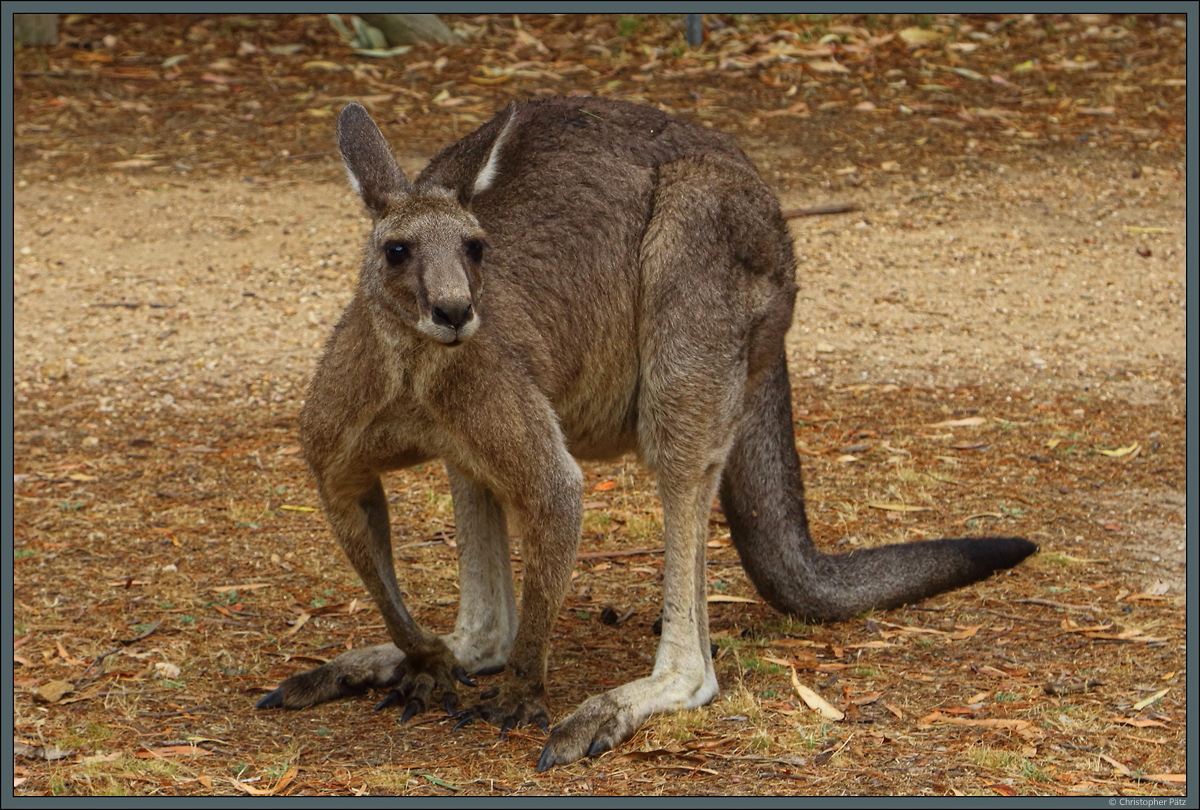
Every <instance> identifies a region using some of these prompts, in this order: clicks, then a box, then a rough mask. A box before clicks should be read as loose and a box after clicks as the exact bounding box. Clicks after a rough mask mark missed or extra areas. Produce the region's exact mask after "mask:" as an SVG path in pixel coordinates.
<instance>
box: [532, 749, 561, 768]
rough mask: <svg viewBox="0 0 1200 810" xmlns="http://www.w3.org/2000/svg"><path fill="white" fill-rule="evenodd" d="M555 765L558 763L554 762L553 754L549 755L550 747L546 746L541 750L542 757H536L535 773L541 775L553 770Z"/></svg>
mask: <svg viewBox="0 0 1200 810" xmlns="http://www.w3.org/2000/svg"><path fill="white" fill-rule="evenodd" d="M556 764H558V763H556V762H555V761H554V754H552V753H550V746H548V745H547V746H546V747H545V748H543V749H542V755H541V756H540V757H538V764H537V772H538V773H541V772H542V771H544V770H546V769H548V768H553V767H554V766H555V765H556Z"/></svg>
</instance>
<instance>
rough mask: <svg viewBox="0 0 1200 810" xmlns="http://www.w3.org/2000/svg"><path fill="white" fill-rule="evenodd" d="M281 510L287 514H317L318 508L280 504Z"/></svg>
mask: <svg viewBox="0 0 1200 810" xmlns="http://www.w3.org/2000/svg"><path fill="white" fill-rule="evenodd" d="M279 508H280V509H282V510H284V511H285V512H315V511H317V508H316V507H315V506H292V505H291V504H287V503H284V504H280V505H279Z"/></svg>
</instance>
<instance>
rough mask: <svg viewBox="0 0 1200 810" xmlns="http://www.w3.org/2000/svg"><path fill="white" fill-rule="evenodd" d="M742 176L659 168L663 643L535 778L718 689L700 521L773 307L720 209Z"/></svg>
mask: <svg viewBox="0 0 1200 810" xmlns="http://www.w3.org/2000/svg"><path fill="white" fill-rule="evenodd" d="M744 182H755V183H757V182H758V178H757V176H754V175H753V173H752V172H750V171H749V170H748V169H745V168H744V167H742V166H741V164H732V165H731V164H730V163H727V162H725V161H721V160H707V159H699V160H689V161H680V162H679V163H675V164H670V165H668V166H664V167H662V168H661V169H660V184H659V188H658V191H657V195H656V203H655V211H654V214H653V216H652V219H651V222H650V224H649V227H648V229H647V233H646V236H645V238H644V240H643V244H642V252H641V263H642V278H643V282H642V283H643V288H642V296H641V310H640V312H639V315H640V326H639V334H638V340H639V348H640V350H641V368H640V380H639V383H640V385H639V396H638V447H639V451H640V453H641V456H642V459H643V460H644V461H645V462H646V463H647V464H648V465H649V466H650V468H651V469H652V470H653V471H654V473H655V475H656V478H657V480H658V485H659V494H660V497H661V498H662V505H663V532H664V544H665V560H664V571H663V602H662V612H663V629H662V638H661V639H660V642H659V646H658V653H657V656H656V658H655V663H654V669H653V671H652V672H651V673H650V675H648V676H646V677H643V678H639V679H637V680H634V681H631V682H629V683H626V684H624V685H622V686H619V687H617V688H615V689H613V690H611V691H609V692H606V693H604V694H600V695H594V696H592V697H591V698H589V699H588V700H586V701H585V702H584V703H583V704H582V705H581V706H580V707H579V709H578V710H577V711H576V712H575V713H574V714H572V715H571V716H570V717H569V718H567V719H566V720H565V721H563V722H562V723H560V724H559V725H558V726H557V727H556V728H555V729H554V730H553V732H552V733H551V736H550V740H549V741H548V743H547V745H546V748H545V750H544V751H543V753H542V756H541V759H540V760H539V763H538V768H539V770H544V769H546V768H548V767H550V766H552V765H555V764H559V763H563V762H570V761H572V760H574V759H577V758H579V757H581V756H585V755H596V754H598V753H601V752H603V751H605V750H608V749H609V748H611V747H613V746H615V745H617V744H618V743H620V742H623V741H624V740H626V739H628V738H629V737H630V736H631V735H632V734H633V733H634V732H635V731H636V730H637V728H638V727H639V726H640V725H641V724H642V722H643V721H644V720H645V719H646V718H647V717H648V716H649V715H651V714H654V713H656V712H663V711H674V710H678V709H682V708H692V707H696V706H700V705H703V704H705V703H707V702H708V701H710V700H712V698H713V697H714V696H715V695H716V694H717V691H718V687H717V679H716V674H715V671H714V669H713V664H712V656H711V650H710V646H709V635H708V605H707V582H706V577H705V541H706V539H707V534H708V517H709V513H710V509H711V505H712V502H713V498H714V496H715V494H716V491H717V485H718V482H719V481H720V477H721V471H722V468H723V465H724V462H725V457H726V455H727V454H728V452H729V447H730V445H731V443H732V440H733V436H734V433H735V430H736V426H737V421H738V417H739V414H740V412H741V408H742V406H743V402H744V392H745V386H746V381H747V377H748V375H749V373H750V371H751V368H750V366H751V363H750V358H751V355H752V354H753V352H752V350H751V346H750V342H751V341H752V339H753V333H754V331H755V329H756V328H759V327H760V326H761V324H762V317H761V315H762V312H761V309H762V308H761V307H760V306H759V305H758V304H756V303H754V302H755V301H756V300H757V299H758V298H762V299H763V300H764V301H766V300H770V299H771V296H770V295H762V296H760V295H758V293H757V291H756V288H755V285H757V284H760V281H761V280H756V279H754V278H751V277H750V271H749V270H748V268H747V267H746V266H744V262H742V261H741V260H740V259H739V257H738V251H737V250H735V249H734V247H736V246H731V245H730V244H729V241H728V240H727V239H726V235H727V234H728V233H729V231H730V230H731V229H736V228H738V226H739V225H740V223H739V222H738V221H736V220H732V221H731V213H732V215H736V213H737V211H738V210H740V207H739V206H738V204H737V201H736V200H735V210H734V211H733V212H731V211H730V210H728V206H729V195H730V194H731V193H736V192H737V191H738V189H739V188H740V186H741V184H742V183H744ZM760 185H761V184H760ZM741 207H744V206H741ZM749 213H750V214H754V213H756V212H753V211H751V212H749ZM768 213H769V209H768ZM769 286H770V284H769V283H768V284H767V285H766V286H764V289H767V288H768V287H769ZM747 302H750V303H747ZM788 311H789V312H790V308H789V310H788ZM785 328H786V327H785ZM780 336H782V332H780Z"/></svg>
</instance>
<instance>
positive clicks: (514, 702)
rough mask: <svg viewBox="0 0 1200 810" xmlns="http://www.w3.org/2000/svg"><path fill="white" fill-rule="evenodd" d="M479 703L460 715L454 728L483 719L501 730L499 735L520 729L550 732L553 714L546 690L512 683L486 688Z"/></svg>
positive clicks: (515, 682)
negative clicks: (536, 729)
mask: <svg viewBox="0 0 1200 810" xmlns="http://www.w3.org/2000/svg"><path fill="white" fill-rule="evenodd" d="M479 698H480V702H479V703H477V704H475V705H474V706H470V707H468V708H466V709H463V710H462V711H460V712H457V713H456V714H455V715H454V717H455V719H456V720H457V722H456V723H455V724H454V727H455V728H456V729H457V728H462V727H463V726H466V725H469V724H470V723H473V722H474V721H475V720H483V721H485V722H488V723H491V724H492V725H494V726H497V727H499V729H500V734H501V735H504V734H507V733H508V732H509V731H511V730H513V729H514V728H516V727H517V726H525V725H532V726H537V727H538V728H540V729H541V730H542V731H549V730H550V715H549V714H548V713H547V711H546V701H545V694H544V690H543V689H541V688H536V687H531V686H528V685H525V684H521V683H519V682H517V681H515V680H509V681H508V682H507V683H505V684H504V685H503V686H493V687H491V688H489V689H485V690H484V691H483V693H482V694H481V695H480V696H479Z"/></svg>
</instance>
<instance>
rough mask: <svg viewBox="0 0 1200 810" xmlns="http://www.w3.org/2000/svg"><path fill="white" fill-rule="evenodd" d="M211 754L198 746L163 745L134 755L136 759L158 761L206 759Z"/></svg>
mask: <svg viewBox="0 0 1200 810" xmlns="http://www.w3.org/2000/svg"><path fill="white" fill-rule="evenodd" d="M210 754H212V751H209V750H208V749H207V748H201V747H200V746H198V745H164V746H161V747H159V748H147V749H146V750H144V751H138V752H137V753H136V754H134V756H135V757H137V758H138V759H160V758H163V757H206V756H209V755H210Z"/></svg>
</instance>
